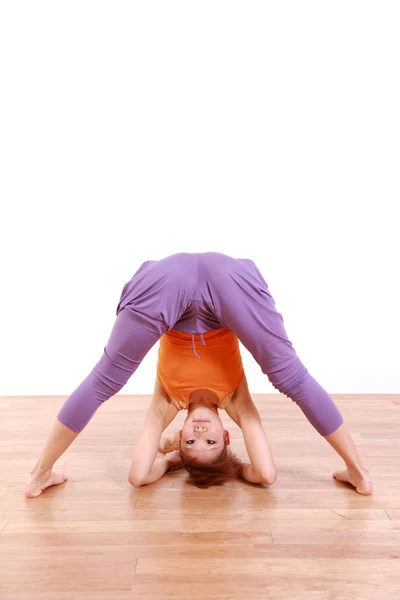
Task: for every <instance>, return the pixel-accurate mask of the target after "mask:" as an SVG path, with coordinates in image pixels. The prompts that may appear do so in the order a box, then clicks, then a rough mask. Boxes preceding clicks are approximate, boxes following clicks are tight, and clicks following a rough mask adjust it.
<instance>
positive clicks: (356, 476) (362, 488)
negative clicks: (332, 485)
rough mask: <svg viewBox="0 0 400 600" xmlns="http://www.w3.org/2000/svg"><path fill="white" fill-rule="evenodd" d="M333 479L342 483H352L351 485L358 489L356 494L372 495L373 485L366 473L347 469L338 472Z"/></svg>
mask: <svg viewBox="0 0 400 600" xmlns="http://www.w3.org/2000/svg"><path fill="white" fill-rule="evenodd" d="M333 477H334V478H335V479H336V480H337V481H341V482H342V483H350V485H352V486H353V487H355V488H356V492H358V493H359V494H362V495H363V496H369V495H370V494H372V483H371V480H370V478H369V477H368V475H366V474H365V473H360V472H359V471H356V470H353V469H351V470H349V469H345V470H344V471H336V473H334V474H333Z"/></svg>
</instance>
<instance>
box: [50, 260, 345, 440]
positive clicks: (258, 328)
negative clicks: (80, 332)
mask: <svg viewBox="0 0 400 600" xmlns="http://www.w3.org/2000/svg"><path fill="white" fill-rule="evenodd" d="M221 328H227V329H230V330H231V331H232V332H233V333H234V334H235V335H236V336H237V337H238V338H239V340H240V341H241V342H242V344H243V345H244V346H245V347H246V348H247V349H248V350H249V352H250V353H251V354H252V355H253V357H254V359H255V360H256V361H257V363H258V364H259V365H260V367H261V370H262V372H263V373H265V374H266V375H267V376H268V379H269V380H270V382H271V383H272V385H273V386H274V387H275V388H276V389H277V390H279V392H281V393H282V394H285V395H286V396H288V397H289V398H291V399H292V400H293V401H294V402H296V403H297V404H298V406H299V407H300V408H301V410H302V411H303V413H304V414H305V416H306V417H307V419H308V420H309V421H310V423H311V424H312V425H313V426H314V427H315V429H317V431H318V432H319V433H320V434H321V435H324V436H326V435H329V434H330V433H333V432H334V431H335V430H336V429H337V428H338V427H339V426H340V425H341V424H342V422H343V419H342V416H341V414H340V412H339V410H338V408H337V407H336V405H335V403H334V402H333V400H332V398H331V397H330V396H329V395H328V393H327V392H326V391H325V390H324V389H323V388H322V387H321V386H320V385H319V384H318V383H317V382H316V381H315V379H313V377H311V375H310V374H309V373H308V371H307V370H306V368H305V367H304V365H303V364H302V363H301V361H300V359H299V358H298V356H297V354H296V352H295V350H294V349H293V346H292V344H291V342H290V341H289V339H288V337H287V335H286V332H285V329H284V324H283V319H282V316H281V315H280V313H279V312H277V310H276V308H275V303H274V300H273V298H272V296H271V294H270V292H269V290H268V286H267V283H266V282H265V280H264V278H263V276H262V275H261V273H260V271H259V270H258V268H257V267H256V265H255V264H254V262H253V261H251V260H249V259H236V258H232V257H230V256H226V255H224V254H220V253H217V252H206V253H200V254H190V253H179V254H174V255H172V256H168V257H166V258H164V259H162V260H158V261H148V262H145V263H144V264H143V265H142V266H141V267H140V269H139V270H138V271H137V272H136V273H135V275H134V276H133V277H132V279H131V280H130V281H129V282H128V283H126V284H125V286H124V288H123V290H122V294H121V298H120V301H119V303H118V306H117V319H116V321H115V324H114V327H113V329H112V332H111V335H110V338H109V340H108V343H107V346H106V347H105V348H104V352H103V355H102V357H101V358H100V360H99V362H98V363H97V364H96V365H95V367H94V368H93V370H92V371H91V373H89V375H88V376H87V377H86V379H84V381H82V383H81V384H80V385H79V386H78V387H77V388H76V390H75V391H74V392H73V393H72V394H71V395H70V396H69V397H68V398H67V400H66V401H65V403H64V405H63V406H62V408H61V410H60V412H59V414H58V419H59V421H61V423H63V424H64V425H65V426H66V427H68V428H69V429H72V430H73V431H81V430H82V429H83V428H84V427H85V426H86V425H87V423H88V422H89V421H90V419H91V418H92V416H93V414H94V413H95V411H96V410H97V409H98V407H99V406H100V405H101V404H102V403H103V402H104V401H105V400H108V399H109V398H110V397H111V396H113V395H114V394H116V393H117V392H119V391H120V390H121V388H123V386H124V385H125V384H126V382H127V381H128V379H129V378H130V376H131V375H132V374H133V373H134V372H135V371H136V369H137V368H138V366H139V365H140V363H141V361H142V360H143V358H144V357H145V355H146V354H147V352H148V351H149V350H150V349H151V347H152V346H153V345H154V344H155V343H156V342H157V341H158V340H159V338H160V337H161V336H162V335H163V334H164V333H166V332H167V331H169V330H171V329H175V330H178V331H182V332H185V333H191V334H195V333H205V332H207V331H210V330H213V329H221ZM204 387H207V382H204Z"/></svg>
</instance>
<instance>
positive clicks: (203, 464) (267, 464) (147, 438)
mask: <svg viewBox="0 0 400 600" xmlns="http://www.w3.org/2000/svg"><path fill="white" fill-rule="evenodd" d="M201 341H202V343H203V344H204V346H205V347H204V348H202V349H201V350H199V352H200V354H201V356H200V357H199V356H198V355H197V352H196V355H197V356H195V355H194V353H193V350H192V343H193V342H195V339H194V336H193V342H192V336H190V335H188V334H184V333H180V332H177V331H171V332H169V333H166V334H164V335H163V336H162V338H161V340H160V349H159V360H158V365H157V378H156V383H155V389H154V394H153V399H152V402H151V404H150V408H149V411H148V414H147V417H146V420H145V423H144V426H143V429H142V432H141V434H140V437H139V440H138V443H137V445H136V449H135V454H134V457H133V460H132V465H131V468H130V472H129V481H130V482H131V484H132V485H134V486H136V487H137V486H140V485H147V484H149V483H153V482H154V481H156V480H157V479H159V478H160V477H162V475H164V473H166V472H167V471H170V470H171V469H176V468H179V467H180V466H182V465H183V466H184V467H185V469H186V470H187V471H188V472H189V474H190V476H191V479H192V481H193V482H194V483H195V484H196V485H197V486H198V487H207V486H209V485H215V484H221V483H224V482H225V481H227V480H229V479H233V478H235V477H238V476H241V477H243V479H246V480H247V481H250V482H252V483H265V484H272V483H274V481H275V480H276V468H275V464H274V461H273V458H272V455H271V451H270V448H269V445H268V441H267V438H266V436H265V433H264V430H263V427H262V424H261V419H260V416H259V414H258V411H257V409H256V407H255V406H254V403H253V401H252V398H251V396H250V393H249V390H248V386H247V381H246V377H245V375H244V370H243V365H242V360H241V356H240V351H239V344H238V340H237V338H236V336H235V335H234V334H233V333H232V332H230V331H229V330H228V329H220V330H216V331H211V332H209V333H205V334H204V336H201ZM198 358H200V359H201V360H198ZM204 382H207V386H208V388H211V389H202V387H201V386H202V385H204ZM183 409H187V410H188V415H187V418H186V420H185V423H184V426H183V429H182V430H181V431H180V432H179V434H178V435H177V436H176V438H175V440H173V441H172V442H170V441H167V442H166V443H164V444H163V445H162V446H161V447H160V438H161V434H162V432H163V431H164V429H165V428H166V427H168V425H169V424H170V423H171V421H172V420H173V419H174V418H175V416H176V415H177V413H178V411H179V410H183ZM218 409H220V410H221V409H225V410H226V412H227V413H228V415H229V416H230V417H231V418H232V419H233V421H235V423H237V425H239V427H240V428H241V429H242V432H243V437H244V440H245V445H246V449H247V453H248V455H249V458H250V464H245V463H242V462H241V461H239V460H238V459H237V458H236V457H235V456H234V455H233V454H232V453H231V452H230V451H229V450H228V446H229V444H230V439H229V432H228V431H226V430H224V428H223V425H222V422H221V419H220V417H219V415H218ZM174 450H179V452H173V451H174ZM157 451H161V453H163V454H169V453H171V452H172V453H173V454H172V456H167V457H165V458H164V457H163V458H162V459H161V460H155V459H156V456H157Z"/></svg>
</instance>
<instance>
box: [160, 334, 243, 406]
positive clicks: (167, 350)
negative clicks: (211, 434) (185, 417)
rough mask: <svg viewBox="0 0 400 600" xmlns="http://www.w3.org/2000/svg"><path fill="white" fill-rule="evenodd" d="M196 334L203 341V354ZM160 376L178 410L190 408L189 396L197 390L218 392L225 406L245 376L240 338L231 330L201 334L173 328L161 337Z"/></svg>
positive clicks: (219, 400) (220, 404)
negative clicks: (197, 344) (195, 344)
mask: <svg viewBox="0 0 400 600" xmlns="http://www.w3.org/2000/svg"><path fill="white" fill-rule="evenodd" d="M195 337H196V338H198V337H200V339H201V340H202V344H203V346H200V347H199V348H198V350H199V353H200V356H198V355H196V353H195V352H196V351H195V347H194V342H195ZM203 338H204V341H203ZM199 359H200V360H199ZM157 376H158V379H159V380H160V383H161V385H162V386H163V388H164V389H165V391H166V392H167V394H168V396H169V397H170V399H171V401H172V403H173V404H174V406H176V408H177V409H178V410H183V409H187V408H188V403H189V396H190V394H191V393H192V392H193V391H194V390H197V389H209V390H212V391H213V392H215V393H216V394H217V396H218V408H225V407H226V406H227V405H228V403H229V401H230V399H231V398H232V396H233V394H234V392H235V390H236V388H237V387H238V385H239V383H240V381H241V379H242V377H243V376H244V370H243V364H242V357H241V355H240V350H239V342H238V339H237V337H236V336H235V334H233V333H232V332H231V331H230V330H229V329H217V330H215V331H208V332H207V333H204V334H201V336H199V334H195V335H191V334H190V333H181V332H180V331H175V330H171V331H169V332H168V333H165V334H164V335H163V336H162V337H161V338H160V347H159V351H158V364H157Z"/></svg>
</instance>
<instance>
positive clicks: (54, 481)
mask: <svg viewBox="0 0 400 600" xmlns="http://www.w3.org/2000/svg"><path fill="white" fill-rule="evenodd" d="M66 480H67V477H66V476H65V475H62V474H58V473H53V472H52V471H45V472H44V473H41V474H38V473H34V474H33V475H32V478H31V480H30V482H29V483H28V485H27V486H26V488H25V496H26V497H27V498H37V497H38V496H40V494H41V493H42V492H44V490H45V489H47V488H48V487H50V486H52V485H59V484H60V483H64V481H66Z"/></svg>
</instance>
